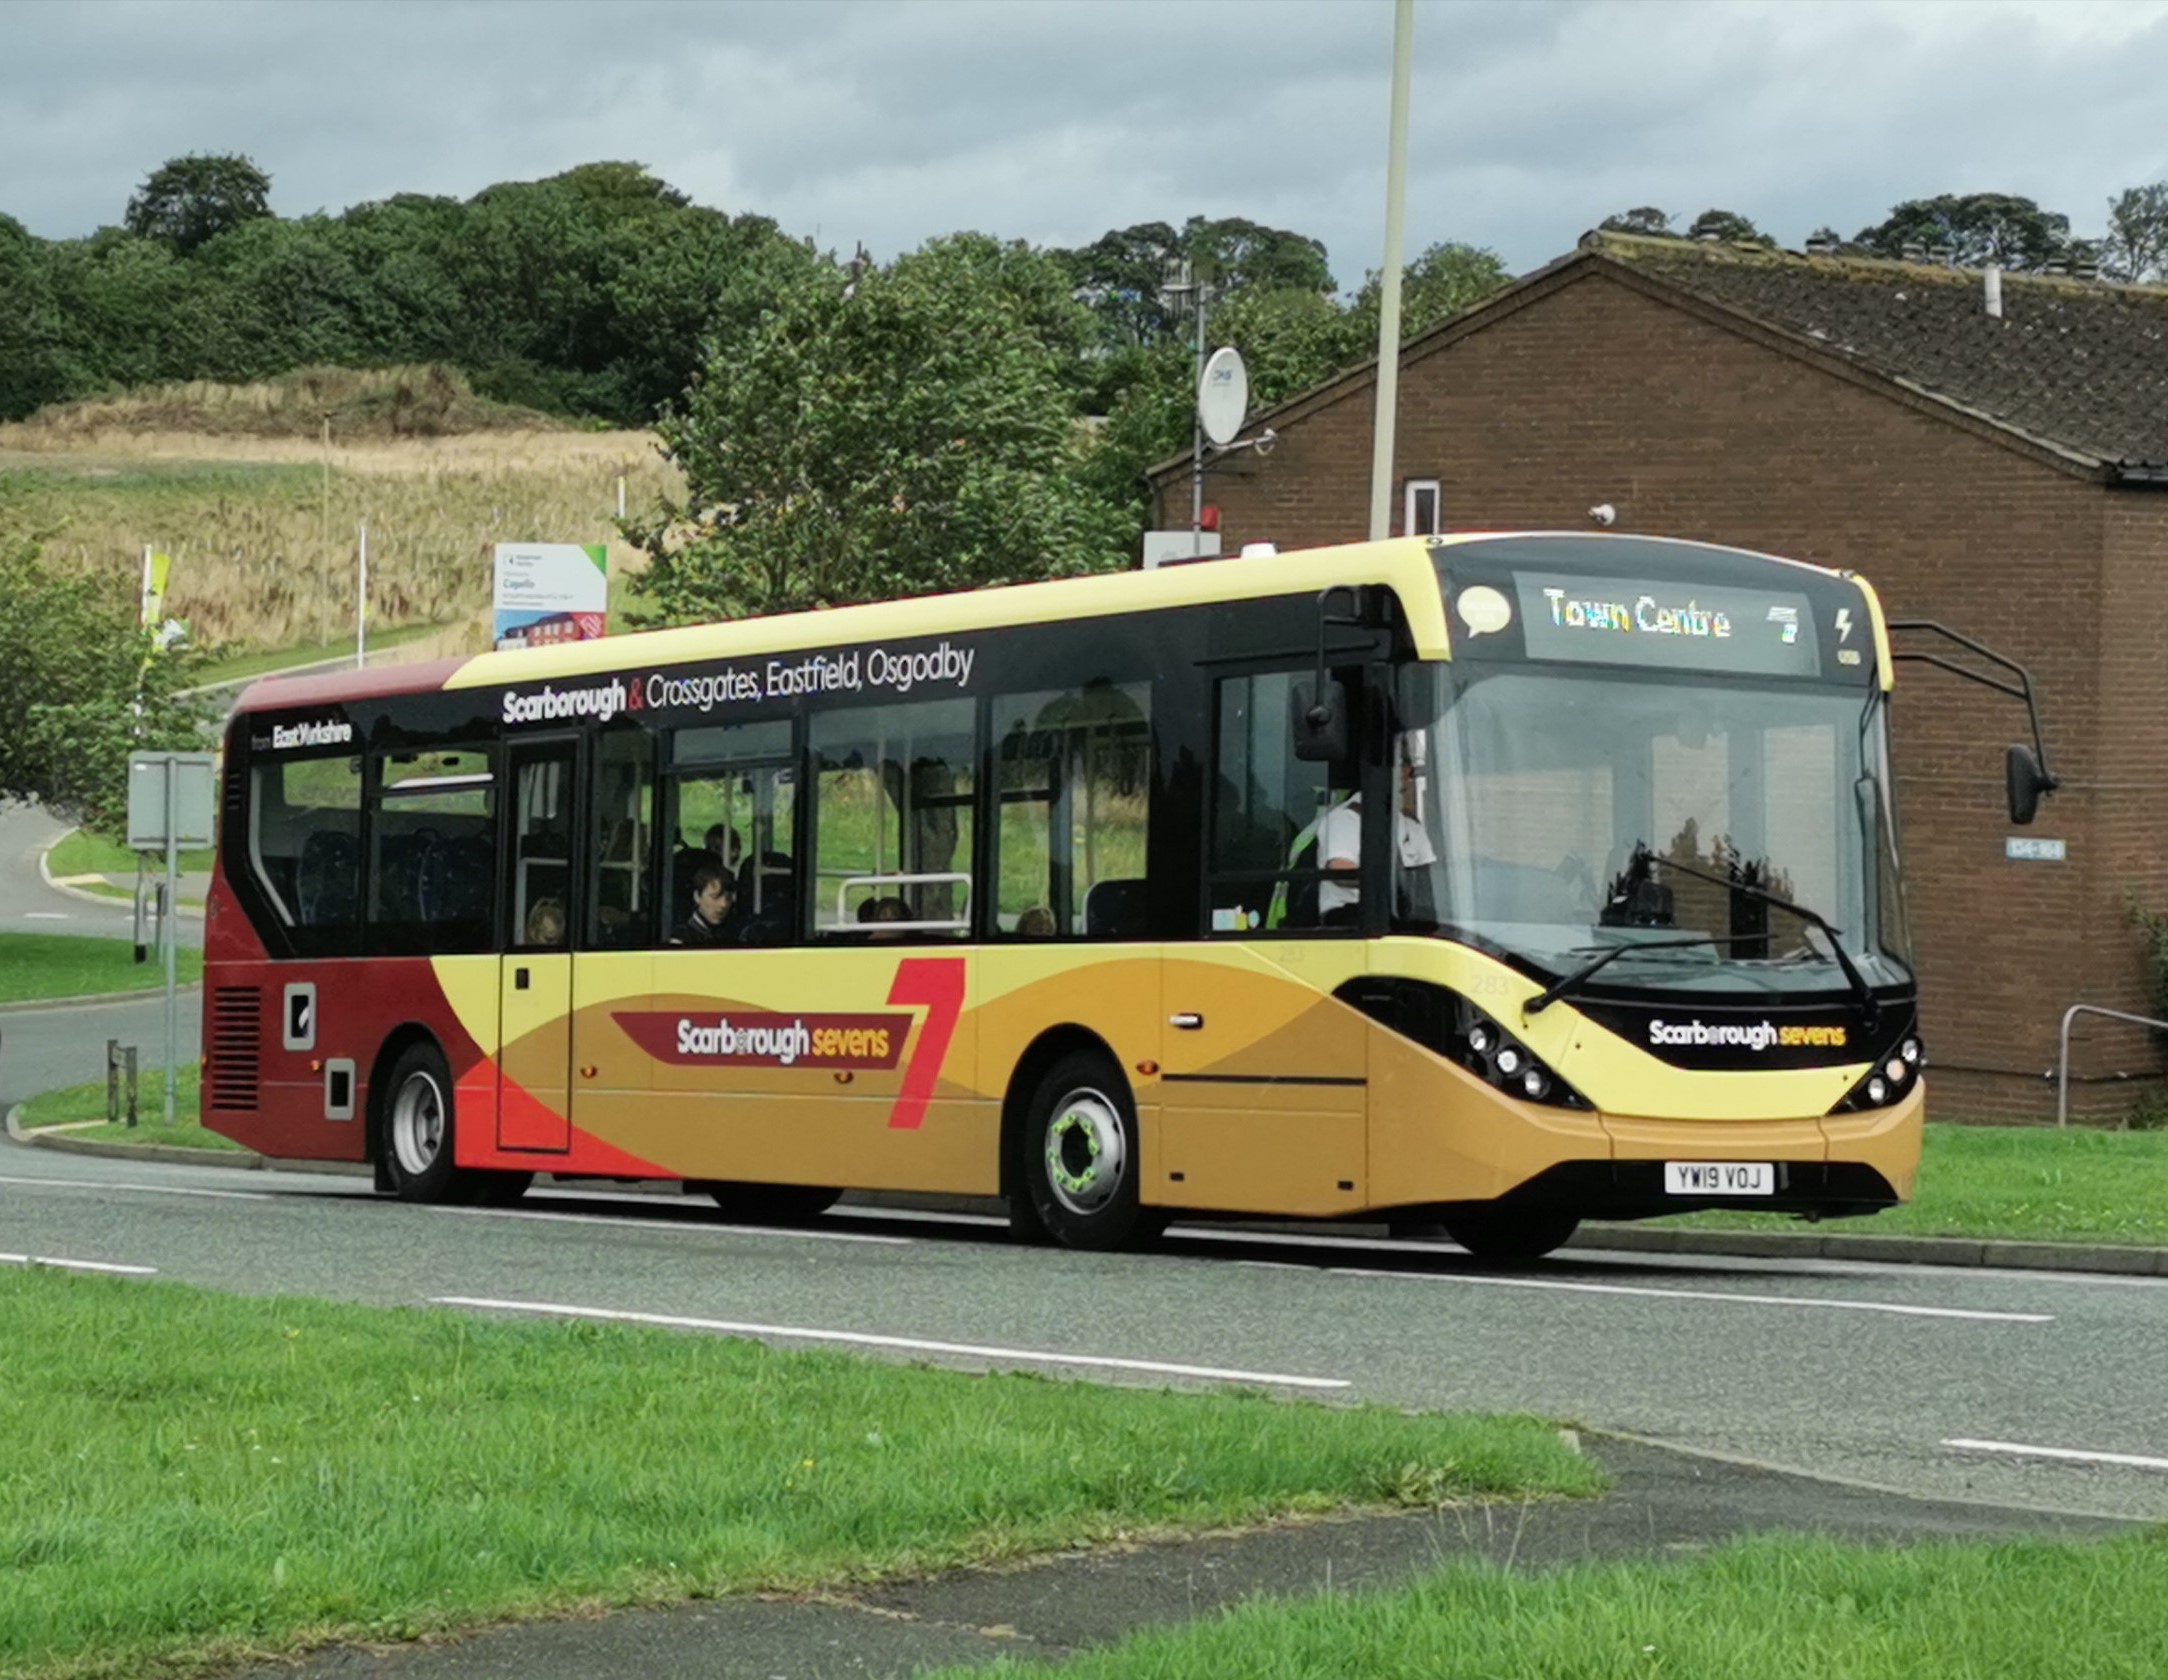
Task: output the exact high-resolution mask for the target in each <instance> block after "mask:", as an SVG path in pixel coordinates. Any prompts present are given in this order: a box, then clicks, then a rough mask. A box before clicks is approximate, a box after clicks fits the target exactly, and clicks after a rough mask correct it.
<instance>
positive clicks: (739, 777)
mask: <svg viewBox="0 0 2168 1680" xmlns="http://www.w3.org/2000/svg"><path fill="white" fill-rule="evenodd" d="M791 757H792V744H791V724H790V720H789V719H787V718H778V719H772V720H770V721H768V722H765V723H730V724H712V725H702V726H700V727H698V728H692V729H680V730H678V731H676V733H674V734H673V735H672V736H671V738H670V785H669V789H668V807H667V809H668V818H667V821H666V822H665V823H664V846H663V852H664V870H665V875H664V882H665V885H664V892H665V894H666V896H667V913H666V914H665V915H664V917H663V924H664V932H663V941H664V943H666V944H668V943H671V942H673V941H674V939H675V938H676V936H677V931H678V924H679V923H680V922H682V921H684V920H685V918H686V917H687V916H688V915H690V914H691V912H692V898H693V879H694V877H695V876H696V875H697V874H698V872H699V871H700V870H701V869H702V868H705V867H708V866H711V865H712V866H713V867H715V868H718V869H720V870H722V871H724V873H725V874H727V875H728V877H729V879H730V882H731V894H732V903H731V908H730V913H729V915H728V917H727V918H726V919H725V921H724V922H723V924H722V933H721V935H720V938H721V942H722V943H724V944H727V945H789V944H795V943H796V942H797V939H798V873H797V865H796V862H795V857H796V853H797V842H796V839H795V835H796V832H797V825H796V816H797V792H798V780H797V777H796V775H795V774H794V773H793V770H792V768H791Z"/></svg>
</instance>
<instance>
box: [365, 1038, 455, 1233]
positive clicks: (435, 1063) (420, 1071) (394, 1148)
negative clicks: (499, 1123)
mask: <svg viewBox="0 0 2168 1680" xmlns="http://www.w3.org/2000/svg"><path fill="white" fill-rule="evenodd" d="M388 1086H389V1089H390V1091H391V1097H390V1100H389V1101H388V1102H387V1103H386V1104H385V1108H384V1138H383V1144H384V1159H385V1162H386V1164H387V1165H388V1166H389V1167H390V1168H391V1187H392V1189H393V1191H394V1192H396V1193H397V1195H398V1197H399V1199H400V1200H401V1201H403V1202H456V1201H460V1200H463V1199H464V1197H465V1193H466V1191H467V1189H468V1186H467V1183H466V1179H465V1175H464V1174H462V1173H461V1172H460V1171H459V1169H458V1168H457V1167H455V1166H453V1165H452V1078H451V1074H450V1072H449V1071H448V1070H447V1069H446V1068H445V1065H444V1056H443V1054H442V1052H440V1051H439V1050H438V1049H437V1047H436V1046H435V1045H434V1044H410V1045H408V1046H407V1047H406V1049H405V1050H404V1051H402V1052H401V1053H400V1056H399V1059H398V1060H397V1061H396V1062H394V1063H392V1068H391V1078H390V1080H389V1081H388Z"/></svg>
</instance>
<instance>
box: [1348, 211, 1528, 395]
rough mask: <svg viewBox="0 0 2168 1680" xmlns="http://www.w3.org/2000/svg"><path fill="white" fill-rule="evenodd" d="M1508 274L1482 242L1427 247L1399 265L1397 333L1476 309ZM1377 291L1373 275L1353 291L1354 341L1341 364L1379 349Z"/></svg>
mask: <svg viewBox="0 0 2168 1680" xmlns="http://www.w3.org/2000/svg"><path fill="white" fill-rule="evenodd" d="M1512 278H1513V277H1512V276H1511V275H1510V274H1508V273H1507V272H1506V265H1505V264H1504V263H1503V262H1501V261H1500V260H1499V258H1498V253H1497V252H1496V251H1493V250H1490V249H1488V248H1487V247H1485V246H1481V245H1463V244H1461V243H1459V242H1458V241H1456V240H1446V241H1443V242H1441V243H1439V244H1436V245H1433V246H1431V247H1430V248H1429V249H1428V250H1427V251H1425V252H1424V253H1423V254H1422V255H1421V256H1419V257H1417V258H1416V259H1415V260H1414V261H1413V262H1411V263H1409V264H1408V266H1407V267H1406V268H1405V269H1403V270H1401V274H1400V336H1401V337H1402V338H1413V337H1414V336H1415V335H1416V334H1417V333H1419V332H1421V331H1422V330H1423V329H1424V328H1425V327H1429V326H1434V325H1436V324H1437V323H1438V322H1440V321H1442V320H1444V319H1445V318H1446V317H1447V316H1448V315H1458V314H1459V313H1460V312H1461V311H1462V310H1463V309H1472V308H1474V307H1475V306H1476V305H1477V304H1479V303H1481V302H1482V301H1483V300H1484V299H1485V298H1487V297H1489V296H1490V295H1491V293H1493V292H1495V291H1497V290H1498V288H1499V287H1501V286H1503V285H1505V284H1507V282H1509V281H1510V280H1511V279H1512ZM1380 290H1381V288H1380V286H1379V284H1378V277H1377V275H1375V274H1372V275H1370V276H1369V277H1368V278H1367V279H1365V280H1364V281H1363V285H1362V290H1361V291H1359V292H1357V293H1356V294H1355V304H1354V307H1353V308H1352V309H1351V310H1350V311H1349V319H1348V324H1349V328H1350V331H1351V332H1352V334H1353V340H1352V342H1351V343H1350V344H1349V346H1348V349H1347V351H1346V353H1345V354H1344V356H1343V364H1344V365H1352V364H1353V363H1355V362H1359V361H1361V360H1362V359H1363V358H1364V357H1366V356H1371V355H1375V354H1376V353H1377V344H1378V310H1379V308H1380V306H1381V305H1380Z"/></svg>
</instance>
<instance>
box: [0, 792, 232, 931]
mask: <svg viewBox="0 0 2168 1680" xmlns="http://www.w3.org/2000/svg"><path fill="white" fill-rule="evenodd" d="M67 832H68V825H67V824H66V823H63V822H60V821H58V820H57V819H55V818H53V817H49V816H47V815H46V814H45V813H44V812H43V811H41V810H39V809H38V808H37V807H35V806H32V805H0V933H73V934H85V935H91V936H95V937H103V938H107V939H130V938H133V937H134V933H135V913H134V910H133V909H132V907H131V906H130V905H128V904H127V903H126V902H124V901H122V900H120V899H115V900H114V901H113V902H112V903H111V904H110V905H106V904H100V903H93V902H91V901H89V900H87V899H82V898H77V897H76V896H74V895H73V894H72V893H63V892H56V891H55V890H54V889H53V888H51V887H49V886H47V885H46V884H45V882H44V881H43V880H41V879H40V878H39V875H38V855H39V854H40V853H41V852H43V851H44V850H45V848H46V847H48V846H50V845H51V844H52V843H53V842H54V841H56V840H58V839H59V838H60V837H61V836H62V835H64V834H66V833H67ZM179 927H180V941H181V943H182V944H183V945H186V946H191V947H196V948H200V947H201V946H202V944H203V918H202V917H200V916H183V917H182V918H181V919H180V923H179Z"/></svg>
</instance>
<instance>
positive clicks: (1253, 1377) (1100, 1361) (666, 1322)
mask: <svg viewBox="0 0 2168 1680" xmlns="http://www.w3.org/2000/svg"><path fill="white" fill-rule="evenodd" d="M432 1300H433V1302H434V1304H435V1305H437V1306H440V1307H473V1308H477V1309H479V1310H481V1311H485V1312H524V1313H544V1314H547V1315H549V1316H551V1317H555V1318H599V1319H607V1320H609V1321H610V1322H612V1323H618V1324H653V1325H659V1326H660V1327H662V1328H663V1329H666V1330H717V1331H721V1332H722V1333H724V1334H725V1335H731V1336H761V1337H767V1336H774V1337H778V1338H782V1339H787V1340H796V1341H806V1342H842V1343H845V1344H848V1345H849V1346H852V1347H878V1348H899V1349H902V1350H903V1351H905V1352H908V1353H953V1354H962V1355H964V1356H966V1357H968V1358H973V1359H1009V1360H1016V1361H1019V1362H1021V1363H1024V1364H1030V1365H1086V1366H1091V1367H1093V1368H1094V1369H1098V1370H1108V1371H1149V1372H1151V1373H1153V1374H1154V1375H1156V1376H1166V1377H1205V1378H1209V1379H1211V1380H1212V1381H1214V1382H1240V1383H1269V1384H1271V1385H1272V1386H1273V1387H1276V1388H1347V1387H1350V1386H1352V1385H1351V1384H1349V1383H1348V1382H1347V1381H1346V1380H1345V1379H1343V1378H1340V1377H1295V1376H1288V1375H1286V1374H1285V1373H1283V1372H1276V1371H1223V1370H1220V1369H1218V1368H1217V1367H1214V1366H1210V1365H1170V1364H1166V1363H1164V1362H1162V1361H1160V1360H1156V1359H1116V1358H1113V1357H1111V1356H1109V1355H1104V1354H1091V1353H1049V1352H1046V1351H1045V1350H1044V1349H1037V1348H1010V1347H981V1346H979V1345H977V1344H976V1343H972V1342H932V1341H923V1340H921V1339H919V1338H918V1337H915V1336H874V1335H868V1334H866V1333H865V1332H863V1331H859V1330H807V1329H803V1328H800V1327H799V1326H796V1325H789V1324H740V1323H736V1322H734V1321H732V1320H729V1319H721V1318H681V1317H678V1316H677V1315H675V1314H672V1313H639V1312H611V1311H608V1310H606V1309H604V1308H602V1307H568V1306H560V1305H556V1304H553V1303H550V1302H546V1301H491V1300H482V1299H479V1298H476V1297H473V1296H466V1295H438V1296H434V1297H432Z"/></svg>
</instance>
